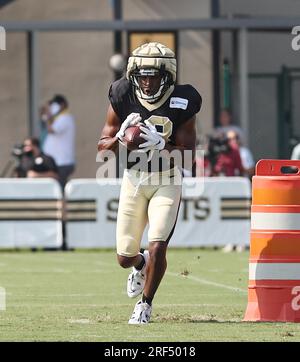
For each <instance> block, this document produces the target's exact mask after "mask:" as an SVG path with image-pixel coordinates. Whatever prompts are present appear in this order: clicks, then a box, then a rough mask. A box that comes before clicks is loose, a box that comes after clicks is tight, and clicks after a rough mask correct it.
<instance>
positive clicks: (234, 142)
mask: <svg viewBox="0 0 300 362" xmlns="http://www.w3.org/2000/svg"><path fill="white" fill-rule="evenodd" d="M227 139H228V140H229V142H230V144H231V146H232V147H233V148H237V149H238V150H239V152H240V156H241V160H242V165H243V168H244V175H245V176H248V177H249V178H251V177H252V176H253V175H254V173H255V162H254V159H253V156H252V153H251V151H250V150H249V148H247V147H245V146H242V143H241V140H240V137H239V135H238V134H237V132H235V131H232V130H231V131H228V132H227Z"/></svg>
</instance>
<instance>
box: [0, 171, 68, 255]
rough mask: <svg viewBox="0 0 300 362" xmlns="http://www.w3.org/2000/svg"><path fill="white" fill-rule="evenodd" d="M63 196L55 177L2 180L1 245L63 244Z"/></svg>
mask: <svg viewBox="0 0 300 362" xmlns="http://www.w3.org/2000/svg"><path fill="white" fill-rule="evenodd" d="M61 199H62V192H61V188H60V186H59V184H58V182H57V181H55V180H53V179H48V178H47V179H46V178H43V179H26V178H24V179H16V178H3V179H0V235H1V240H0V247H1V248H21V247H30V248H33V247H45V248H58V247H61V246H62V221H61V217H62V211H61Z"/></svg>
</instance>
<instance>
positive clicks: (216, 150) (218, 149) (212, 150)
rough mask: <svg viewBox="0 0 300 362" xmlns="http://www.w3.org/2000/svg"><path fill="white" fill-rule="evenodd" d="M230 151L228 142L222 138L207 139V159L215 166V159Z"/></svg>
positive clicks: (212, 137) (210, 137)
mask: <svg viewBox="0 0 300 362" xmlns="http://www.w3.org/2000/svg"><path fill="white" fill-rule="evenodd" d="M229 151H230V145H229V140H228V138H226V137H222V136H209V139H208V158H209V160H210V162H211V163H212V164H215V162H216V161H217V157H218V156H219V155H220V154H222V153H227V152H229Z"/></svg>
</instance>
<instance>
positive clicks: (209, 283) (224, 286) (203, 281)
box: [166, 272, 247, 293]
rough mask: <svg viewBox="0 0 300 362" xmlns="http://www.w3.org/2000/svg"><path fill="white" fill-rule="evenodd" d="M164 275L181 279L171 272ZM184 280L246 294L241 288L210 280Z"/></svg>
mask: <svg viewBox="0 0 300 362" xmlns="http://www.w3.org/2000/svg"><path fill="white" fill-rule="evenodd" d="M166 274H167V275H171V276H172V277H181V275H180V274H176V273H172V272H167V273H166ZM184 278H186V279H190V280H193V281H195V282H197V283H201V284H206V285H213V286H214V287H218V288H223V289H229V290H232V291H234V292H241V293H247V290H245V289H241V288H238V287H232V286H231V285H225V284H220V283H216V282H212V281H210V280H205V279H200V278H197V277H194V276H192V275H188V276H184Z"/></svg>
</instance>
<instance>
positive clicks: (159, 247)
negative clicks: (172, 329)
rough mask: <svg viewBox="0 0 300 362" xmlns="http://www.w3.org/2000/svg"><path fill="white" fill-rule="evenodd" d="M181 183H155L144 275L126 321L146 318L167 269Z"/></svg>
mask: <svg viewBox="0 0 300 362" xmlns="http://www.w3.org/2000/svg"><path fill="white" fill-rule="evenodd" d="M180 197H181V185H178V184H176V185H167V186H159V187H158V188H157V190H156V191H155V192H154V194H153V195H151V199H150V202H149V206H148V218H149V225H150V228H149V233H148V237H149V253H150V258H149V262H148V264H147V270H146V274H147V278H146V283H145V287H144V291H143V295H142V299H141V300H140V301H139V302H138V303H137V304H136V306H135V309H134V312H133V314H132V317H131V319H130V320H129V323H130V324H144V323H148V322H149V321H150V317H151V311H152V300H153V298H154V295H155V293H156V291H157V289H158V287H159V285H160V282H161V280H162V278H163V276H164V274H165V271H166V268H167V259H166V251H167V247H168V242H169V240H170V238H171V236H172V234H173V231H174V229H175V225H176V221H177V215H178V210H179V205H180Z"/></svg>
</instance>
